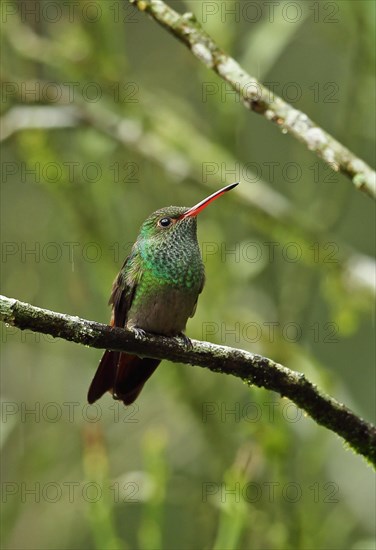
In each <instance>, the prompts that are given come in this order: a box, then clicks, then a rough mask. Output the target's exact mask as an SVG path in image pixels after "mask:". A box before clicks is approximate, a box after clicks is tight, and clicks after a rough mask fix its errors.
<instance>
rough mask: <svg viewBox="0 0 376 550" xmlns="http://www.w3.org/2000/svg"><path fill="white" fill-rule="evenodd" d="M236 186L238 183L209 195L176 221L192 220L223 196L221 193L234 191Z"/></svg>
mask: <svg viewBox="0 0 376 550" xmlns="http://www.w3.org/2000/svg"><path fill="white" fill-rule="evenodd" d="M237 185H239V182H238V181H237V182H236V183H231V184H230V185H226V187H223V188H222V189H219V191H216V192H215V193H213V194H212V195H209V197H206V199H204V200H202V201H201V202H199V203H197V204H195V205H194V206H192V208H190V209H189V210H187V211H186V212H185V213H184V214H182V215H181V216H180V217H179V218H177V219H178V220H184V219H185V218H194V217H195V216H197V214H199V213H200V212H201V210H203V209H204V208H206V207H207V206H208V204H210V203H211V202H212V201H214V200H215V199H218V197H220V196H221V195H223V193H227V191H230V189H234V187H236V186H237Z"/></svg>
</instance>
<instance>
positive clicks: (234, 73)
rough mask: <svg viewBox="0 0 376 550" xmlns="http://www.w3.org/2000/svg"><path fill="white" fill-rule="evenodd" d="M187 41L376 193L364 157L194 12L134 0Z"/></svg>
mask: <svg viewBox="0 0 376 550" xmlns="http://www.w3.org/2000/svg"><path fill="white" fill-rule="evenodd" d="M128 1H129V2H130V3H131V4H134V5H135V6H137V8H138V9H139V10H140V11H142V12H147V13H148V14H149V15H151V17H152V18H153V19H155V21H157V22H158V23H159V24H160V25H162V26H163V27H164V28H166V29H167V30H168V31H169V32H171V33H172V34H173V35H174V36H176V37H177V38H178V39H179V40H180V41H181V42H183V43H184V44H185V45H186V46H188V48H189V49H190V51H191V52H192V53H193V55H194V56H195V57H197V59H199V60H200V61H201V62H202V63H204V65H206V66H207V67H208V68H209V69H211V70H213V71H214V72H216V73H217V74H218V75H219V76H220V77H221V78H222V79H223V80H224V81H225V82H228V83H229V85H230V86H231V87H232V88H233V89H234V90H235V91H236V93H237V94H238V95H239V97H240V98H241V99H242V101H243V103H244V105H245V106H246V107H247V108H248V109H251V110H253V111H255V112H256V113H259V114H262V115H263V116H264V117H265V118H266V119H267V120H270V121H272V122H274V123H275V124H277V126H279V127H280V128H281V130H282V132H284V133H289V134H291V135H293V136H294V137H295V138H296V139H298V140H299V141H301V142H303V143H304V144H305V145H306V146H307V148H308V149H309V150H311V151H313V152H315V153H316V155H317V156H318V157H320V158H322V159H323V160H324V161H325V162H326V163H327V164H328V166H330V168H331V169H332V170H334V171H335V172H338V171H340V172H342V173H343V174H345V175H346V176H347V177H349V178H350V179H351V180H352V182H353V184H354V185H355V187H357V188H358V189H360V190H361V191H363V192H364V193H366V194H367V195H369V196H370V197H373V198H376V174H375V172H374V171H373V170H372V169H371V168H370V166H368V165H367V164H366V163H365V162H364V161H363V160H362V159H360V158H358V157H357V156H356V155H354V153H352V152H351V151H349V149H347V148H346V147H344V146H343V145H342V144H341V143H339V142H338V141H337V140H336V139H334V138H333V137H332V136H331V135H330V134H328V133H327V132H326V131H325V130H323V129H322V128H320V127H319V126H317V124H315V123H314V122H313V121H312V120H311V119H310V118H309V117H308V116H307V115H306V114H305V113H303V112H301V111H299V110H298V109H294V108H293V107H292V106H291V105H289V104H288V103H286V102H285V101H283V99H282V98H280V97H278V96H277V95H275V94H274V93H273V92H272V91H271V90H269V89H268V88H266V87H265V86H263V85H262V84H261V83H260V82H259V81H258V80H257V79H256V78H254V77H253V76H251V75H249V74H248V73H247V72H246V71H245V70H244V69H243V68H242V67H241V66H240V65H239V64H238V63H237V62H236V61H235V59H233V58H232V57H230V56H228V55H227V54H226V53H225V52H223V51H222V50H221V49H220V48H219V46H218V45H217V44H216V43H215V41H214V40H213V39H212V38H211V37H210V36H209V35H208V34H207V33H206V32H205V31H204V30H203V29H202V27H201V25H200V24H199V22H198V21H197V19H196V18H195V16H194V15H193V14H192V13H185V14H183V15H180V14H179V13H178V12H176V11H175V10H173V9H172V8H170V7H169V6H168V5H167V4H165V3H164V2H163V1H162V0H128Z"/></svg>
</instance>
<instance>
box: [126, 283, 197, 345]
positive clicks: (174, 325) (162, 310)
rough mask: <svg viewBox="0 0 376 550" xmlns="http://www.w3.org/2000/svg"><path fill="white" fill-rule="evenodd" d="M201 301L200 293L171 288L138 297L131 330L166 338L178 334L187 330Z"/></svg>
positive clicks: (129, 323) (134, 306) (132, 316)
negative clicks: (196, 306) (198, 302)
mask: <svg viewBox="0 0 376 550" xmlns="http://www.w3.org/2000/svg"><path fill="white" fill-rule="evenodd" d="M197 297H198V290H193V291H192V290H186V289H184V290H182V289H179V288H168V287H167V285H164V286H158V287H156V288H154V289H149V292H146V293H145V294H144V295H143V296H142V295H140V296H135V298H136V300H135V301H134V303H133V304H132V306H131V308H130V311H129V314H128V321H127V326H128V327H129V328H131V327H139V328H142V329H144V330H146V331H147V332H154V333H156V334H163V335H165V336H173V335H175V334H178V333H180V332H182V331H183V330H184V329H185V326H186V324H187V320H188V318H189V317H190V316H191V315H192V313H193V310H194V307H195V304H196V301H197Z"/></svg>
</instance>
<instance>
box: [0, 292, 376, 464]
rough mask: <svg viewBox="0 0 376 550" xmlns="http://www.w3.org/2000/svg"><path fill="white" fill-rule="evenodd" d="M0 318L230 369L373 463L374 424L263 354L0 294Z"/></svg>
mask: <svg viewBox="0 0 376 550" xmlns="http://www.w3.org/2000/svg"><path fill="white" fill-rule="evenodd" d="M0 320H2V321H3V322H4V323H8V324H10V325H13V326H15V327H18V328H20V329H22V330H23V329H29V330H32V331H34V332H42V333H43V334H50V335H51V336H54V337H58V338H63V339H64V340H69V341H72V342H76V343H78V344H84V345H86V346H90V347H93V348H101V349H111V350H118V351H125V352H129V353H136V354H138V355H142V356H147V357H155V358H156V359H169V360H170V361H174V362H179V363H186V364H190V365H197V366H200V367H206V368H208V369H210V370H211V371H213V372H219V373H222V374H232V375H233V376H236V377H238V378H241V379H242V380H244V381H246V382H248V383H249V384H253V385H255V386H258V387H264V388H266V389H268V390H272V391H275V392H277V393H279V394H280V395H281V396H286V397H288V398H289V399H291V401H293V402H294V403H295V404H296V405H297V406H298V407H300V408H301V409H303V410H304V411H305V412H306V413H308V414H309V415H310V416H311V417H312V418H313V420H315V421H316V422H317V423H318V424H321V425H322V426H325V427H326V428H328V429H329V430H331V431H333V432H335V433H337V434H338V435H340V436H341V437H342V438H343V439H344V440H345V441H346V442H347V443H348V444H349V445H350V446H351V447H352V448H353V449H354V450H355V451H356V452H357V453H359V454H361V455H363V456H364V457H365V458H367V459H368V460H369V462H371V463H372V464H373V465H374V466H376V427H375V426H373V425H372V424H370V423H368V422H366V421H365V420H363V419H362V418H360V417H358V416H357V415H356V414H355V413H353V412H352V411H351V410H350V409H348V408H347V407H345V406H344V405H343V404H341V403H339V402H338V401H336V400H335V399H333V398H332V397H330V396H328V395H326V394H324V393H323V392H321V391H320V390H319V389H318V388H317V387H316V386H315V385H314V384H312V383H311V382H310V381H309V380H307V379H306V377H305V376H304V375H303V374H301V373H298V372H294V371H292V370H290V369H287V368H286V367H284V366H282V365H279V364H278V363H275V362H274V361H272V360H271V359H268V358H267V357H262V356H260V355H256V354H254V353H250V352H248V351H244V350H240V349H235V348H230V347H227V346H218V345H215V344H211V343H209V342H200V341H198V340H192V348H190V349H187V347H186V346H185V345H184V344H183V343H182V342H181V341H180V339H178V338H166V337H162V336H152V335H146V336H145V337H144V338H142V339H141V338H140V339H138V338H136V337H135V334H134V333H133V332H131V331H129V330H125V329H119V328H111V327H109V326H107V325H103V324H100V323H96V322H94V321H87V320H85V319H81V318H79V317H72V316H70V315H65V314H62V313H56V312H53V311H49V310H46V309H41V308H38V307H34V306H32V305H30V304H27V303H24V302H20V301H18V300H15V299H12V298H7V297H5V296H0Z"/></svg>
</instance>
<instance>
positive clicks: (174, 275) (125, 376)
mask: <svg viewBox="0 0 376 550" xmlns="http://www.w3.org/2000/svg"><path fill="white" fill-rule="evenodd" d="M238 183H239V182H237V183H232V184H230V185H227V186H226V187H223V188H222V189H219V191H216V192H215V193H213V194H212V195H210V196H209V197H206V198H205V199H204V200H202V201H200V202H199V203H198V204H196V205H195V206H192V207H191V208H187V207H184V206H167V207H166V208H161V209H160V210H157V211H156V212H153V214H151V215H150V216H149V217H148V218H147V219H146V220H145V222H144V223H143V224H142V226H141V229H140V233H139V235H138V237H137V240H136V242H135V243H134V245H133V247H132V249H131V253H130V254H129V256H128V257H127V258H126V260H125V261H124V263H123V266H122V268H121V269H120V272H119V274H118V276H117V277H116V279H115V281H114V283H113V285H112V292H111V296H110V299H109V302H108V303H109V305H111V306H112V317H111V322H110V325H111V326H115V327H121V328H127V329H129V330H132V331H134V332H135V334H136V337H138V338H141V337H142V336H143V335H145V333H146V332H150V333H153V334H159V335H163V336H180V337H181V338H183V340H184V342H185V343H186V344H187V345H189V344H190V340H189V338H188V337H187V336H186V335H185V334H184V332H183V331H184V330H185V326H186V324H187V321H188V318H189V317H193V315H194V314H195V311H196V306H197V299H198V296H199V294H200V293H201V291H202V289H203V287H204V283H205V270H204V264H203V261H202V258H201V253H200V248H199V244H198V241H197V219H196V217H197V215H198V214H199V213H200V212H201V211H202V210H204V208H206V207H207V206H208V204H210V203H211V202H212V201H213V200H215V199H217V198H218V197H220V196H221V195H223V194H224V193H226V192H227V191H230V189H233V188H234V187H236V186H237V185H238ZM159 363H160V360H159V359H152V358H141V357H138V356H137V355H130V354H127V353H122V352H119V351H112V350H106V351H105V352H104V355H103V357H102V359H101V361H100V363H99V366H98V368H97V371H96V373H95V376H94V378H93V381H92V383H91V385H90V388H89V392H88V402H89V403H90V404H92V403H94V402H95V401H97V399H99V398H100V397H102V395H103V394H104V393H105V392H106V391H110V392H111V393H112V395H113V398H114V399H117V400H120V401H123V403H124V405H130V404H131V403H133V402H134V401H135V400H136V399H137V397H138V395H139V394H140V392H141V390H142V388H143V386H144V384H145V382H146V381H147V380H148V379H149V378H150V376H151V375H152V374H153V372H154V371H155V369H156V368H157V366H158V365H159Z"/></svg>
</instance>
